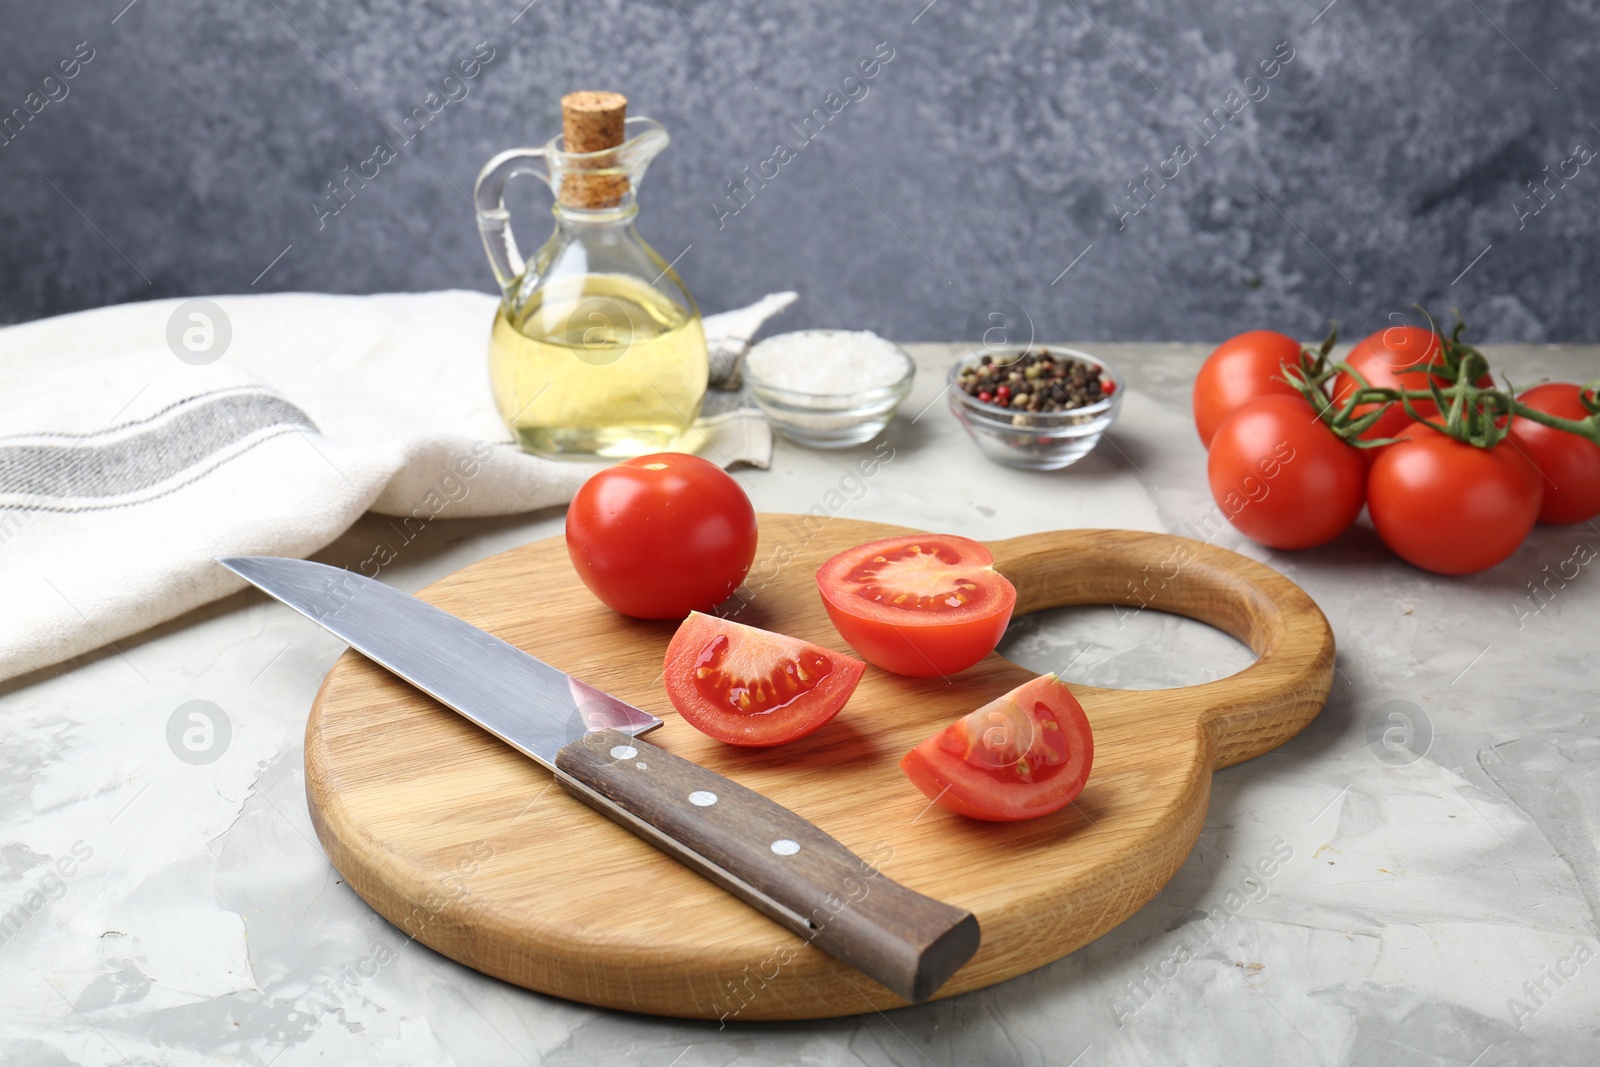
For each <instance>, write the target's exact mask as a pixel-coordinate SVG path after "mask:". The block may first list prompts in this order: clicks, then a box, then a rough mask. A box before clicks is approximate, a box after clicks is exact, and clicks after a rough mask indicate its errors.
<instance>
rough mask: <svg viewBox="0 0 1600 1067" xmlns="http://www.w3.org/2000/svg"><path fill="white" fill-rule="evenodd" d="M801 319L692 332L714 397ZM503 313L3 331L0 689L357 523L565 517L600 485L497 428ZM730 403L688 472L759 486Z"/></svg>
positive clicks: (755, 432)
mask: <svg viewBox="0 0 1600 1067" xmlns="http://www.w3.org/2000/svg"><path fill="white" fill-rule="evenodd" d="M794 299H795V294H793V293H777V294H774V295H772V296H768V297H766V298H765V299H763V300H761V301H759V302H757V303H756V304H754V305H752V306H751V307H749V308H744V309H740V310H737V311H731V312H725V313H723V314H721V315H710V316H707V317H706V320H705V328H706V340H707V343H708V346H709V348H710V349H711V353H712V358H713V365H714V367H715V368H716V373H717V376H718V377H720V378H721V379H723V380H732V381H733V382H734V383H735V384H736V383H737V376H736V375H737V366H738V360H739V357H740V356H742V355H743V353H744V350H745V349H746V348H747V347H748V346H749V342H750V339H751V337H752V336H753V335H754V334H755V333H756V331H758V330H759V329H760V328H761V325H762V323H763V322H764V321H765V320H766V319H768V318H769V317H770V316H772V315H774V314H776V313H777V312H779V311H781V310H783V309H784V308H785V307H787V306H788V305H789V304H790V303H792V302H793V301H794ZM496 303H497V301H496V298H494V297H492V296H487V295H485V294H482V293H469V292H439V293H407V294H388V295H381V296H323V295H313V294H298V293H291V294H276V295H262V296H231V297H220V296H219V297H215V298H211V299H209V300H204V301H194V300H161V301H154V302H151V303H145V304H129V305H123V306H119V307H110V308H101V309H98V310H95V311H85V312H80V313H78V314H75V315H65V316H61V317H59V318H54V319H46V320H42V321H40V322H33V323H28V324H25V325H21V326H13V327H9V328H6V329H3V330H0V604H3V607H4V610H3V611H0V678H11V677H15V676H17V675H20V674H24V673H26V672H28V671H31V670H35V669H37V668H39V667H44V666H47V665H49V664H52V663H58V662H60V661H62V660H65V659H69V658H71V657H72V656H75V655H77V654H79V653H81V652H86V651H88V650H90V649H94V648H97V647H100V646H102V645H106V644H108V643H111V642H114V641H116V640H118V639H119V638H122V637H125V636H127V635H129V634H132V633H137V632H138V631H140V630H143V629H146V628H148V627H150V626H154V625H156V624H157V623H161V622H165V621H167V620H168V619H172V618H175V617H176V616H178V615H181V614H182V613H184V612H185V611H188V610H190V609H191V608H194V607H197V606H199V605H201V604H204V603H207V602H208V601H211V600H215V599H217V598H219V597H222V596H225V595H227V594H229V593H231V592H233V591H235V590H236V589H239V588H240V587H241V586H242V585H243V584H244V583H243V580H242V579H240V578H238V577H236V576H235V575H234V574H233V573H232V572H230V571H228V570H226V569H225V568H223V567H220V566H218V565H217V564H216V563H214V562H213V559H214V558H215V557H217V556H225V555H271V556H307V555H310V554H312V553H313V552H315V551H317V550H318V549H320V548H322V547H323V546H324V545H326V544H328V543H329V542H331V541H332V540H333V539H334V538H335V537H337V536H338V535H339V534H340V533H341V532H343V531H344V530H345V529H346V528H347V527H348V526H349V525H350V524H351V523H352V522H354V521H355V520H356V518H357V517H359V516H360V515H361V514H362V513H363V512H365V511H367V510H369V509H370V510H373V511H377V512H381V513H383V514H385V515H393V516H397V517H400V518H401V520H402V525H403V526H404V527H405V528H406V529H407V530H408V531H420V529H421V528H422V527H424V526H426V525H427V524H428V523H429V522H431V521H433V520H434V519H436V518H465V517H472V516H485V515H507V514H513V513H516V512H523V511H529V510H532V509H534V508H540V507H547V506H549V505H553V504H560V503H562V502H564V501H567V500H570V499H572V495H573V493H574V492H576V491H577V488H578V486H579V485H580V484H582V482H583V480H584V479H585V478H586V477H588V475H589V474H591V473H593V472H594V471H595V470H596V469H598V465H596V464H588V463H565V462H558V461H553V460H545V459H540V458H538V457H535V456H530V455H527V454H526V453H523V452H521V451H519V450H518V449H517V448H516V447H515V446H514V445H513V444H512V443H511V437H510V435H509V433H507V431H506V429H505V427H504V425H502V423H501V422H500V419H499V417H498V415H497V414H496V412H495V409H494V404H493V401H492V399H491V397H490V394H489V385H488V373H487V369H486V359H487V345H488V335H489V327H490V324H491V323H492V321H493V318H494V313H495V307H496ZM739 396H740V394H738V393H737V392H731V391H730V392H728V393H726V394H723V395H717V394H711V395H710V399H708V402H707V405H706V414H705V417H703V418H702V419H701V421H700V422H698V423H697V424H696V428H695V431H693V432H692V440H693V447H694V450H695V451H697V452H699V453H700V454H701V455H703V456H705V457H706V458H708V459H711V460H713V461H714V462H716V463H718V464H719V465H722V466H728V465H730V464H732V463H736V462H744V463H751V464H754V465H756V466H761V467H764V466H766V465H767V463H768V462H769V461H770V459H771V454H772V435H771V431H770V429H769V428H768V427H767V425H766V423H765V422H764V421H763V420H762V419H761V416H760V413H759V412H757V411H754V410H753V409H752V408H750V407H749V406H748V404H747V403H745V402H742V401H741V400H740V399H739ZM381 566H382V561H374V569H376V568H378V567H381Z"/></svg>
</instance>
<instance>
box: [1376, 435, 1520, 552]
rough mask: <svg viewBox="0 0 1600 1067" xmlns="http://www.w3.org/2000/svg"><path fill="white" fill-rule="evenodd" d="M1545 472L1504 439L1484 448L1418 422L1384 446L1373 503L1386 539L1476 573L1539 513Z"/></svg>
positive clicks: (1397, 548) (1511, 547)
mask: <svg viewBox="0 0 1600 1067" xmlns="http://www.w3.org/2000/svg"><path fill="white" fill-rule="evenodd" d="M1541 481H1542V479H1541V478H1540V475H1539V472H1538V471H1537V470H1536V469H1535V468H1534V466H1533V464H1532V463H1530V462H1528V461H1527V460H1526V459H1524V458H1523V456H1522V453H1521V452H1519V451H1518V450H1517V449H1516V448H1514V447H1512V446H1511V445H1509V444H1506V443H1505V442H1501V443H1500V444H1498V445H1495V446H1494V447H1492V448H1479V447H1477V446H1475V445H1470V444H1466V443H1464V442H1461V441H1457V440H1454V439H1452V438H1450V437H1448V436H1446V435H1445V434H1443V433H1439V432H1436V431H1433V430H1428V429H1421V428H1419V429H1417V430H1416V431H1414V432H1413V433H1411V434H1410V435H1409V436H1408V437H1407V438H1406V439H1405V440H1403V441H1401V442H1399V443H1398V444H1396V445H1393V446H1391V447H1389V448H1387V449H1385V450H1384V451H1383V453H1382V454H1381V455H1379V456H1378V458H1377V460H1376V461H1375V462H1374V463H1373V464H1372V475H1371V477H1370V478H1369V479H1368V482H1367V510H1368V511H1369V512H1370V513H1371V515H1372V525H1373V526H1375V527H1376V528H1377V530H1378V536H1379V537H1381V538H1383V543H1384V544H1386V545H1388V546H1389V547H1390V548H1391V549H1393V550H1394V552H1395V554H1396V555H1398V556H1399V557H1400V558H1401V559H1403V560H1405V561H1406V562H1407V563H1410V564H1412V565H1414V566H1417V567H1421V568H1422V569H1423V570H1428V571H1433V572H1434V573H1436V574H1475V573H1477V572H1478V571H1482V570H1487V569H1488V568H1490V567H1493V566H1494V565H1495V564H1497V563H1499V562H1501V561H1502V560H1504V559H1506V557H1508V556H1510V555H1511V553H1513V552H1515V551H1516V550H1517V546H1518V545H1520V544H1522V541H1523V539H1524V538H1526V537H1527V536H1528V531H1530V530H1532V529H1533V524H1534V522H1535V520H1537V519H1538V517H1539V505H1540V502H1541V501H1542V499H1543V495H1544V491H1543V488H1542V486H1541V484H1540V483H1541Z"/></svg>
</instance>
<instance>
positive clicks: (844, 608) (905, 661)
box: [817, 534, 1017, 678]
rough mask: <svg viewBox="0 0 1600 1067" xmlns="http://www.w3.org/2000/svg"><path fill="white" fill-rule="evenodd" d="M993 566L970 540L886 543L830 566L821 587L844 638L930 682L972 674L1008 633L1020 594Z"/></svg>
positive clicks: (842, 556)
mask: <svg viewBox="0 0 1600 1067" xmlns="http://www.w3.org/2000/svg"><path fill="white" fill-rule="evenodd" d="M993 563H994V556H992V555H990V554H989V550H988V549H987V548H984V547H983V546H982V545H980V544H979V543H978V542H976V541H971V540H968V539H967V538H965V537H953V536H948V535H938V534H912V535H907V536H903V537H886V538H884V539H883V540H881V541H869V542H868V543H867V544H864V545H857V546H856V547H855V548H851V549H847V550H845V551H843V552H841V553H839V554H838V555H837V556H834V557H833V558H832V559H830V560H829V561H828V562H826V563H824V564H823V565H822V568H821V569H820V570H818V571H817V588H818V589H819V590H821V592H822V603H823V605H824V606H825V607H826V608H827V609H828V617H829V618H831V619H832V620H833V625H834V627H835V628H836V629H837V630H838V631H839V635H840V636H841V637H843V638H844V639H845V640H846V641H848V642H849V643H850V647H851V648H853V649H855V650H856V652H857V653H859V654H860V655H861V657H862V658H863V659H865V660H866V661H867V662H869V663H872V664H876V665H877V666H879V667H882V668H883V669H884V670H886V671H893V672H894V673H895V674H906V675H910V676H912V677H913V678H931V677H933V676H934V675H946V674H955V673H956V672H957V671H964V670H966V669H967V668H968V667H970V666H972V665H973V664H974V663H976V662H978V661H979V660H981V659H982V658H983V657H985V656H987V655H988V654H989V653H990V652H992V651H994V646H995V645H997V644H999V643H1000V638H1001V637H1002V636H1004V635H1005V632H1006V624H1007V623H1008V622H1010V621H1011V609H1012V608H1014V607H1016V605H1017V590H1016V588H1015V587H1014V586H1013V585H1012V584H1011V583H1010V582H1008V581H1007V580H1006V579H1005V578H1004V577H1003V576H1002V575H1000V574H998V573H996V572H995V570H994V568H993V566H992V564H993Z"/></svg>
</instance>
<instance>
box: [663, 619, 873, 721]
mask: <svg viewBox="0 0 1600 1067" xmlns="http://www.w3.org/2000/svg"><path fill="white" fill-rule="evenodd" d="M866 669H867V665H866V664H865V663H862V662H861V661H860V660H858V659H851V658H850V657H849V656H846V655H843V654H841V653H838V652H835V651H833V650H832V649H827V648H823V647H822V646H821V645H813V644H810V643H809V642H806V641H802V640H800V639H799V638H797V637H786V636H784V635H783V634H775V633H773V632H771V631H770V630H758V629H757V628H756V627H754V626H746V625H744V624H743V623H738V622H732V621H731V620H728V619H719V618H717V617H716V616H714V615H702V614H701V613H700V612H698V611H694V612H690V613H689V617H688V618H687V619H685V620H683V624H682V625H681V626H679V627H678V632H677V633H675V634H673V635H672V641H671V643H670V644H668V645H667V661H666V684H667V697H668V698H669V699H670V700H671V701H672V706H673V707H675V708H677V709H678V714H680V715H682V716H683V717H684V719H685V720H687V721H688V723H689V725H690V726H693V727H694V728H695V729H696V730H699V731H700V732H701V733H703V734H709V735H710V736H712V737H715V738H716V739H717V740H718V741H726V742H728V744H730V745H746V746H749V747H752V748H759V747H764V746H767V745H781V744H783V743H784V742H785V741H793V740H794V739H795V738H797V737H804V736H805V735H806V734H809V733H811V732H812V731H813V730H815V729H817V727H819V726H821V725H822V724H823V723H825V722H827V721H828V720H829V719H831V718H833V717H834V716H835V715H837V714H839V709H840V708H842V707H844V704H845V701H847V700H849V699H850V694H851V693H853V692H855V689H856V683H857V682H859V681H861V674H862V672H863V671H865V670H866Z"/></svg>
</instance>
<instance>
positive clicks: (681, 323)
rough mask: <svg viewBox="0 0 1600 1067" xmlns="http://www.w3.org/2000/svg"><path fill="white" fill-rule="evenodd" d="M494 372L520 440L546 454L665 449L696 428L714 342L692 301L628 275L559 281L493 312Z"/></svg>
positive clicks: (505, 413)
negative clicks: (692, 426)
mask: <svg viewBox="0 0 1600 1067" xmlns="http://www.w3.org/2000/svg"><path fill="white" fill-rule="evenodd" d="M489 373H490V378H491V381H492V383H493V386H494V395H495V402H496V404H497V406H498V407H499V409H500V417H501V418H502V419H504V420H505V423H506V425H507V426H508V427H509V428H510V429H511V432H512V434H513V436H514V437H515V438H516V440H517V444H518V445H520V446H521V447H522V448H523V449H525V450H526V451H529V452H534V453H537V454H540V455H547V456H572V457H588V456H605V457H627V456H639V455H645V454H647V453H650V452H660V451H662V450H664V449H667V448H669V447H671V445H672V443H673V442H674V441H675V440H677V439H678V437H679V436H680V435H681V434H682V433H683V432H684V431H685V430H687V429H688V428H689V425H690V424H691V423H692V422H693V421H694V418H695V416H696V415H697V414H698V413H699V409H700V400H701V397H703V396H704V395H705V391H706V374H707V364H706V341H705V333H704V331H703V330H702V329H701V326H700V315H699V312H698V311H697V310H696V309H695V307H694V304H693V301H692V300H691V301H690V302H689V306H688V307H684V306H682V305H681V304H679V303H677V302H675V301H673V300H671V299H670V298H669V297H668V296H666V295H665V294H663V293H662V292H661V291H660V290H658V289H655V288H652V287H651V286H650V285H648V284H647V283H646V282H645V281H644V280H642V279H639V278H635V277H632V276H629V275H625V274H583V275H570V276H567V277H560V278H554V279H551V280H550V281H549V282H548V283H547V284H546V285H545V286H544V287H542V288H540V289H538V290H536V291H535V292H534V293H533V294H532V295H531V297H530V299H529V300H528V302H527V304H526V305H524V306H523V307H521V308H518V309H512V310H511V311H510V312H509V313H508V310H507V308H506V306H505V305H504V304H502V306H501V308H500V312H499V314H498V315H496V316H495V322H494V332H493V334H492V336H491V338H490V341H489Z"/></svg>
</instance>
